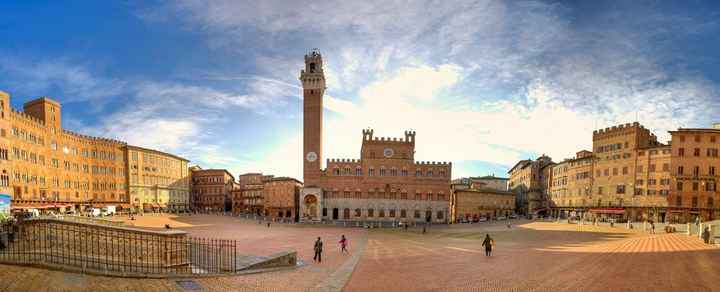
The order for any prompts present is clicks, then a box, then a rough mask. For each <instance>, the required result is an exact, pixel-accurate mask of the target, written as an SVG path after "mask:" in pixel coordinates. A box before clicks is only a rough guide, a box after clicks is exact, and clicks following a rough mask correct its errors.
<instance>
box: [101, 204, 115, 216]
mask: <svg viewBox="0 0 720 292" xmlns="http://www.w3.org/2000/svg"><path fill="white" fill-rule="evenodd" d="M115 211H116V209H115V206H107V207H105V208H102V214H103V216H109V215H115Z"/></svg>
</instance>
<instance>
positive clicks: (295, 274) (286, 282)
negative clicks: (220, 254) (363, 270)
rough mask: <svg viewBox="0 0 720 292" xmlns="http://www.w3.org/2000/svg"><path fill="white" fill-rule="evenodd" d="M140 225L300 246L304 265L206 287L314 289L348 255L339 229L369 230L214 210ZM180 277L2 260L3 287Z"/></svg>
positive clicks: (143, 287)
mask: <svg viewBox="0 0 720 292" xmlns="http://www.w3.org/2000/svg"><path fill="white" fill-rule="evenodd" d="M133 223H134V224H135V226H136V227H154V228H160V227H162V226H164V225H165V224H167V223H169V224H170V225H171V226H173V227H174V228H177V229H182V230H186V231H188V233H189V234H190V235H191V236H196V237H212V238H222V239H236V240H238V242H239V244H240V245H241V247H240V251H239V252H241V253H243V254H248V255H260V256H264V255H270V254H272V253H275V252H279V251H283V250H296V251H297V253H298V259H299V260H302V261H304V262H305V263H306V265H305V266H303V267H300V268H297V269H293V270H285V271H277V272H270V273H262V274H252V275H240V276H228V277H219V278H199V279H196V280H195V281H196V282H198V283H199V284H200V285H201V286H202V287H203V288H204V289H205V290H204V291H310V290H311V289H312V288H313V287H315V286H316V285H318V284H319V283H321V282H322V281H324V280H325V279H326V278H327V277H329V276H330V275H331V274H332V273H333V272H334V271H335V270H337V269H338V268H339V267H340V266H341V265H342V264H343V263H345V261H346V260H347V259H348V258H349V256H347V255H342V254H340V251H339V245H338V244H337V241H339V239H340V235H342V234H344V235H346V236H347V237H348V238H349V240H350V250H351V252H352V251H353V242H355V241H356V240H358V241H359V240H363V238H364V237H366V236H367V233H366V232H365V230H364V229H359V228H352V229H351V228H339V227H327V226H303V225H286V224H272V225H271V227H270V228H267V227H266V225H265V224H258V223H257V221H251V220H243V219H237V218H232V217H220V216H213V215H197V216H190V217H184V216H183V217H167V216H157V217H156V216H143V217H137V220H135V221H133ZM317 236H321V237H322V238H323V241H324V244H325V252H324V253H323V262H322V263H321V264H316V263H313V261H312V257H313V254H314V253H313V249H312V247H313V243H314V241H315V239H316V238H317ZM175 281H176V279H123V278H109V277H99V276H89V275H82V274H73V273H65V272H60V271H48V270H44V269H37V268H28V267H18V266H7V265H0V291H3V292H4V291H143V292H147V291H179V290H180V289H179V286H178V285H177V284H176V282H175Z"/></svg>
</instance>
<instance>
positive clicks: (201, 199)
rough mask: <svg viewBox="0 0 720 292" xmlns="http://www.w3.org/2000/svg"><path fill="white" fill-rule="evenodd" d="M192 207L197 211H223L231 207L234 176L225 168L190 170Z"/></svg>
mask: <svg viewBox="0 0 720 292" xmlns="http://www.w3.org/2000/svg"><path fill="white" fill-rule="evenodd" d="M191 176H192V187H191V189H192V196H193V200H192V201H193V204H194V205H193V208H194V209H195V210H199V211H213V212H224V211H230V210H231V208H232V191H233V189H234V188H236V187H235V178H234V177H233V175H232V174H231V173H230V172H229V171H227V170H225V169H199V168H194V169H193V170H192V174H191Z"/></svg>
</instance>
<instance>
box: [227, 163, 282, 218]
mask: <svg viewBox="0 0 720 292" xmlns="http://www.w3.org/2000/svg"><path fill="white" fill-rule="evenodd" d="M272 178H273V176H272V175H263V174H262V173H246V174H241V175H239V176H238V188H236V189H235V190H233V196H232V197H233V203H232V206H233V207H232V210H233V213H244V214H256V215H265V200H264V195H263V189H264V188H265V182H266V181H268V180H270V179H272Z"/></svg>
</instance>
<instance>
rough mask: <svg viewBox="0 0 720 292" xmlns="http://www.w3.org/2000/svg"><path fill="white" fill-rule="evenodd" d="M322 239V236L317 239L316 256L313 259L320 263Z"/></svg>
mask: <svg viewBox="0 0 720 292" xmlns="http://www.w3.org/2000/svg"><path fill="white" fill-rule="evenodd" d="M322 246H323V243H322V240H320V237H318V239H317V240H316V241H315V256H314V257H313V261H316V262H318V263H320V262H322Z"/></svg>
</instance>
